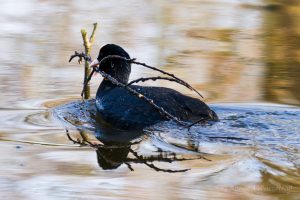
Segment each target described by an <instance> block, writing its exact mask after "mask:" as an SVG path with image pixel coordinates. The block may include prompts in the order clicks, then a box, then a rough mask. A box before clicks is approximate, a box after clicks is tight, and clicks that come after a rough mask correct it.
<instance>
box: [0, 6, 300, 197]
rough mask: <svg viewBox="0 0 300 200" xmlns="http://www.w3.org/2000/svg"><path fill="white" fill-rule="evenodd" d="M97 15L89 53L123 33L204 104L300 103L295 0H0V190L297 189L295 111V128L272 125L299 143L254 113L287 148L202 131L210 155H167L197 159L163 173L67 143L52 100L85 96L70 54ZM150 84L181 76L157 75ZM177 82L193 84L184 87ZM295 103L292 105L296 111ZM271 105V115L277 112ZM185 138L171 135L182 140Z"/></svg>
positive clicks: (211, 192)
mask: <svg viewBox="0 0 300 200" xmlns="http://www.w3.org/2000/svg"><path fill="white" fill-rule="evenodd" d="M93 22H99V25H100V29H99V31H98V33H97V38H96V46H95V47H94V49H93V51H92V52H93V53H92V55H93V57H95V55H96V54H97V53H98V48H99V47H100V46H102V45H104V44H106V43H116V44H119V45H121V46H122V47H124V48H125V49H126V50H127V51H128V52H129V53H130V55H131V56H132V57H136V58H138V60H139V61H141V62H146V63H147V64H150V65H153V66H157V67H160V68H161V69H164V70H166V71H169V72H171V73H174V74H176V75H178V76H179V77H180V78H182V79H184V80H187V81H188V82H189V83H190V84H191V85H193V86H194V87H195V88H197V89H198V90H199V91H200V92H201V94H204V96H205V101H207V102H208V103H222V104H223V103H226V102H234V103H249V102H259V103H262V102H268V103H282V104H291V105H296V106H299V105H300V94H299V88H300V70H299V67H300V60H299V59H300V26H299V24H300V2H299V1H298V0H285V1H283V0H253V1H252V0H243V1H240V0H212V1H207V0H200V1H190V0H188V1H161V0H155V1H137V0H130V1H121V2H120V1H116V0H114V1H109V2H108V1H107V2H104V1H100V2H94V1H82V0H79V1H41V0H28V1H19V2H14V1H8V0H3V1H0V24H1V26H0V90H1V94H2V98H0V138H1V139H0V140H1V145H0V150H1V152H2V153H1V156H0V163H1V166H0V177H1V178H0V194H1V197H2V198H6V199H21V198H22V199H23V198H26V199H57V198H62V199H72V198H79V199H84V198H87V199H98V198H102V199H109V198H114V199H137V198H139V199H199V198H204V199H205V198H206V199H209V198H222V199H241V198H243V199H252V198H257V199H273V198H278V199H297V198H298V196H299V187H300V183H299V161H298V160H299V159H298V158H299V147H298V146H297V145H299V142H297V139H298V138H299V134H298V133H297V130H295V129H297V119H294V118H291V119H290V118H288V119H284V117H283V118H282V119H281V118H280V119H281V120H282V121H284V120H286V122H285V123H286V125H287V126H288V124H292V125H293V126H294V129H292V127H289V128H287V129H286V128H285V127H284V123H282V124H283V125H282V124H281V123H280V122H282V121H276V120H278V119H276V120H274V121H271V122H270V124H269V125H272V127H276V126H281V127H279V128H278V129H280V128H281V129H282V133H283V134H287V136H286V138H294V139H295V143H294V144H288V145H286V144H283V143H281V141H277V140H272V139H274V138H276V137H277V136H278V132H276V131H274V133H273V132H272V130H269V129H268V128H265V127H264V124H263V122H261V121H258V122H255V123H257V126H261V127H262V131H261V132H260V133H261V134H262V135H263V134H264V133H269V134H270V135H269V136H268V137H266V138H264V139H263V140H264V142H265V141H268V142H269V141H270V146H272V145H275V146H276V145H278V146H279V147H278V148H277V146H276V151H275V150H274V152H276V153H278V152H280V153H282V152H283V154H284V156H283V157H284V158H282V159H278V160H276V158H277V156H278V154H279V155H281V154H280V153H278V154H276V153H274V152H273V151H269V150H266V152H264V151H262V150H261V149H260V151H258V150H257V149H258V148H262V147H260V146H259V145H258V146H259V147H258V146H257V144H254V145H252V146H251V145H250V146H243V145H237V146H234V145H228V144H223V143H222V142H220V143H217V145H216V144H215V143H214V144H212V143H211V142H203V143H200V144H201V145H202V146H201V145H200V147H201V150H203V151H207V152H210V153H212V154H215V155H214V157H213V158H214V159H213V162H205V161H204V160H189V161H184V162H182V163H181V162H180V163H172V168H173V166H175V167H174V168H175V169H185V168H192V170H190V171H188V172H185V173H179V174H178V173H177V174H168V175H166V174H161V173H157V172H156V171H155V170H150V169H149V168H148V167H147V166H144V165H136V166H135V168H134V169H136V170H135V171H134V172H131V171H130V170H128V168H127V167H126V166H124V165H121V167H118V169H117V170H115V171H113V170H112V171H110V170H108V171H103V170H101V169H100V168H99V166H98V164H97V156H96V153H95V152H94V150H93V149H91V148H87V147H83V148H78V147H77V146H74V145H71V142H70V141H69V140H68V139H67V137H66V135H65V131H64V129H63V128H62V127H61V126H60V125H59V124H60V123H61V122H59V121H57V120H56V119H53V116H52V115H51V112H49V111H48V110H47V109H48V108H52V107H54V106H56V105H60V104H63V103H66V102H70V101H73V100H74V99H78V98H79V96H80V91H81V87H82V83H81V82H82V74H83V68H82V67H80V66H79V65H78V64H76V63H75V62H74V63H68V58H69V56H70V54H72V53H73V51H74V50H81V49H83V48H82V42H81V40H82V39H81V35H80V32H79V31H80V29H81V28H82V27H86V28H91V27H92V23H93ZM151 75H153V72H152V71H150V70H145V69H144V68H138V67H137V66H136V67H134V68H133V72H132V76H131V80H132V79H135V78H137V77H140V76H151ZM100 81H101V78H100V77H99V76H96V77H95V78H94V79H93V81H92V94H94V93H95V91H96V89H97V86H98V84H99V82H100ZM149 84H150V85H164V86H167V87H174V86H175V85H174V84H172V83H169V82H162V81H155V82H149ZM176 89H177V90H180V91H181V92H183V93H185V94H188V95H194V93H192V92H190V91H188V90H186V89H185V88H183V87H179V88H176ZM225 105H227V104H225ZM247 113H248V114H249V113H251V112H247ZM270 113H272V112H271V111H270ZM288 114H290V116H297V115H293V112H292V111H291V113H288ZM249 115H250V114H249ZM254 115H255V114H254ZM272 115H274V116H276V112H275V114H273V113H272ZM228 117H230V116H227V115H226V112H225V114H223V115H222V119H227V118H228ZM234 117H236V116H234ZM280 117H281V116H280ZM295 118H296V117H295ZM264 119H265V118H264ZM266 119H267V118H266ZM272 119H273V118H272ZM221 121H222V120H221ZM298 121H299V119H298ZM237 122H238V123H240V124H235V125H236V127H237V128H238V127H239V126H243V125H244V124H243V123H244V122H243V121H241V120H240V119H239V118H237ZM278 124H279V125H278ZM246 125H247V127H248V128H245V129H241V130H240V131H239V132H238V133H234V134H242V135H243V133H245V134H246V135H243V136H249V137H250V136H251V137H252V136H253V137H259V136H260V134H258V133H256V132H251V127H250V128H249V125H248V124H246ZM231 128H232V127H231ZM239 128H240V127H239ZM221 130H222V129H221ZM222 131H223V132H226V131H229V132H230V131H231V130H222ZM268 131H269V132H268ZM223 132H220V134H222V133H223ZM251 134H253V135H251ZM255 134H256V135H255ZM272 134H273V135H272ZM182 137H183V136H180V137H178V138H176V139H174V138H172V139H173V140H175V141H176V142H178V141H180V142H182V141H181V139H182ZM284 138H285V137H283V139H282V140H284ZM173 140H172V141H173ZM182 140H184V142H187V143H188V142H191V141H192V142H193V138H192V136H191V138H189V139H186V136H184V139H182ZM21 141H22V142H24V143H22V142H21ZM192 142H191V143H192ZM255 142H258V143H259V142H260V141H256V140H255V141H254V143H255ZM272 142H274V144H273V143H272ZM38 144H39V145H38ZM185 145H186V144H185ZM191 145H194V144H191ZM150 146H151V145H148V144H147V143H145V144H144V146H143V147H144V149H142V152H143V153H145V152H146V153H147V152H148V153H149V152H151V148H150ZM262 146H264V145H262ZM265 146H267V147H269V146H268V145H265ZM200 147H199V148H200ZM270 160H272V162H271V161H270ZM262 165H263V166H264V167H265V168H264V170H262V168H261V166H262ZM266 166H267V167H266ZM163 167H167V168H168V167H170V165H169V163H168V165H165V164H163ZM268 167H269V168H268Z"/></svg>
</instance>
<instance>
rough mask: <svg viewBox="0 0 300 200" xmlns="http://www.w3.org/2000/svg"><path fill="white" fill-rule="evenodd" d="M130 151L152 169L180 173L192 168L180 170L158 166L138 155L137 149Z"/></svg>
mask: <svg viewBox="0 0 300 200" xmlns="http://www.w3.org/2000/svg"><path fill="white" fill-rule="evenodd" d="M129 151H130V153H132V155H133V156H134V157H136V158H137V159H138V160H141V161H142V163H143V164H145V165H147V166H148V167H150V168H151V169H154V170H155V171H157V172H168V173H178V172H186V171H189V170H190V169H179V170H172V169H162V168H159V167H156V166H155V165H154V164H152V163H148V162H147V161H146V160H145V159H144V158H143V156H140V155H138V154H137V153H136V152H135V151H133V150H132V149H129Z"/></svg>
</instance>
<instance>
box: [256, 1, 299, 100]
mask: <svg viewBox="0 0 300 200" xmlns="http://www.w3.org/2000/svg"><path fill="white" fill-rule="evenodd" d="M275 2H278V3H280V5H281V7H280V9H278V10H275V11H272V10H271V11H267V12H264V13H263V14H264V17H263V26H262V34H263V38H262V42H263V44H264V55H263V56H264V57H263V60H264V62H265V66H266V72H265V73H266V78H265V81H264V82H265V83H264V88H265V98H266V100H267V101H270V100H273V101H274V100H275V101H278V102H282V103H289V104H297V103H298V102H299V101H300V93H299V88H300V79H299V77H300V70H299V69H300V59H299V52H300V42H299V41H300V32H299V24H300V12H295V11H297V10H299V7H300V2H299V1H294V0H287V1H278V0H277V1H275ZM295 9H296V10H295Z"/></svg>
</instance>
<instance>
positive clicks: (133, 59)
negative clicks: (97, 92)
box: [97, 55, 203, 98]
mask: <svg viewBox="0 0 300 200" xmlns="http://www.w3.org/2000/svg"><path fill="white" fill-rule="evenodd" d="M113 58H117V59H121V60H124V61H127V62H129V63H134V64H137V65H141V66H144V67H146V68H149V69H152V70H155V71H158V72H160V73H162V74H165V75H168V76H170V77H172V78H174V79H176V80H178V82H177V83H179V82H180V84H182V85H184V86H185V87H187V88H189V89H190V90H192V91H194V92H196V93H197V94H198V95H199V96H200V97H202V98H203V96H202V95H201V94H200V93H199V92H198V91H197V90H196V89H194V88H193V87H192V86H191V85H190V84H188V83H187V82H185V81H184V80H182V79H180V78H178V77H176V76H175V75H174V74H171V73H168V72H166V71H163V70H161V69H158V68H156V67H152V66H149V65H147V64H145V63H141V62H137V61H135V60H136V59H135V58H132V59H127V58H124V57H122V56H117V55H110V56H106V57H104V58H103V59H102V60H101V61H100V63H99V64H97V65H100V66H101V63H103V62H105V61H106V60H108V59H113Z"/></svg>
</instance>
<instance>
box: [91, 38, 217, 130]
mask: <svg viewBox="0 0 300 200" xmlns="http://www.w3.org/2000/svg"><path fill="white" fill-rule="evenodd" d="M109 55H118V56H122V57H125V58H127V59H130V56H129V54H128V53H127V52H126V51H125V50H124V49H123V48H122V47H120V46H118V45H115V44H107V45H105V46H103V47H102V48H101V49H100V52H99V55H98V57H97V59H96V60H94V61H93V62H92V64H91V65H95V64H96V63H99V62H100V61H101V60H102V59H103V58H104V57H106V56H109ZM100 70H103V71H104V72H106V73H107V74H109V75H111V76H112V77H114V78H115V79H117V80H118V81H120V82H121V83H124V84H126V83H128V80H129V75H130V72H131V65H130V63H129V62H127V61H125V60H121V59H109V60H106V61H105V62H104V63H101V66H100ZM129 87H131V88H133V89H135V90H136V91H138V92H139V93H141V94H143V95H144V96H146V97H148V98H151V99H153V101H154V102H155V103H156V104H157V105H158V106H160V107H162V108H164V109H165V110H166V111H167V112H169V113H170V114H172V115H173V116H175V117H177V118H178V119H180V120H181V121H189V122H193V121H197V120H199V119H205V121H218V116H217V115H216V113H215V112H214V111H213V110H211V109H210V108H209V107H208V106H207V105H206V104H205V103H204V102H203V101H201V100H199V99H196V98H192V97H189V96H185V95H183V94H181V93H179V92H177V91H176V90H173V89H170V88H165V87H145V86H139V85H130V86H129ZM96 107H97V111H98V113H99V114H100V115H101V117H102V118H103V119H104V120H105V121H107V122H108V123H110V124H112V125H113V126H115V127H119V128H122V129H142V128H144V127H146V126H150V125H153V124H155V123H157V122H160V121H166V120H168V119H167V118H166V117H165V116H164V115H162V114H161V113H159V112H158V111H157V110H155V108H154V107H153V106H152V105H150V104H149V103H148V102H146V101H145V100H143V99H141V98H138V97H137V96H135V95H133V94H131V93H130V92H129V91H128V90H126V88H124V87H119V86H116V85H114V84H113V83H111V82H110V81H109V80H106V79H104V80H103V81H102V82H101V84H100V86H99V88H98V91H97V94H96Z"/></svg>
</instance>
